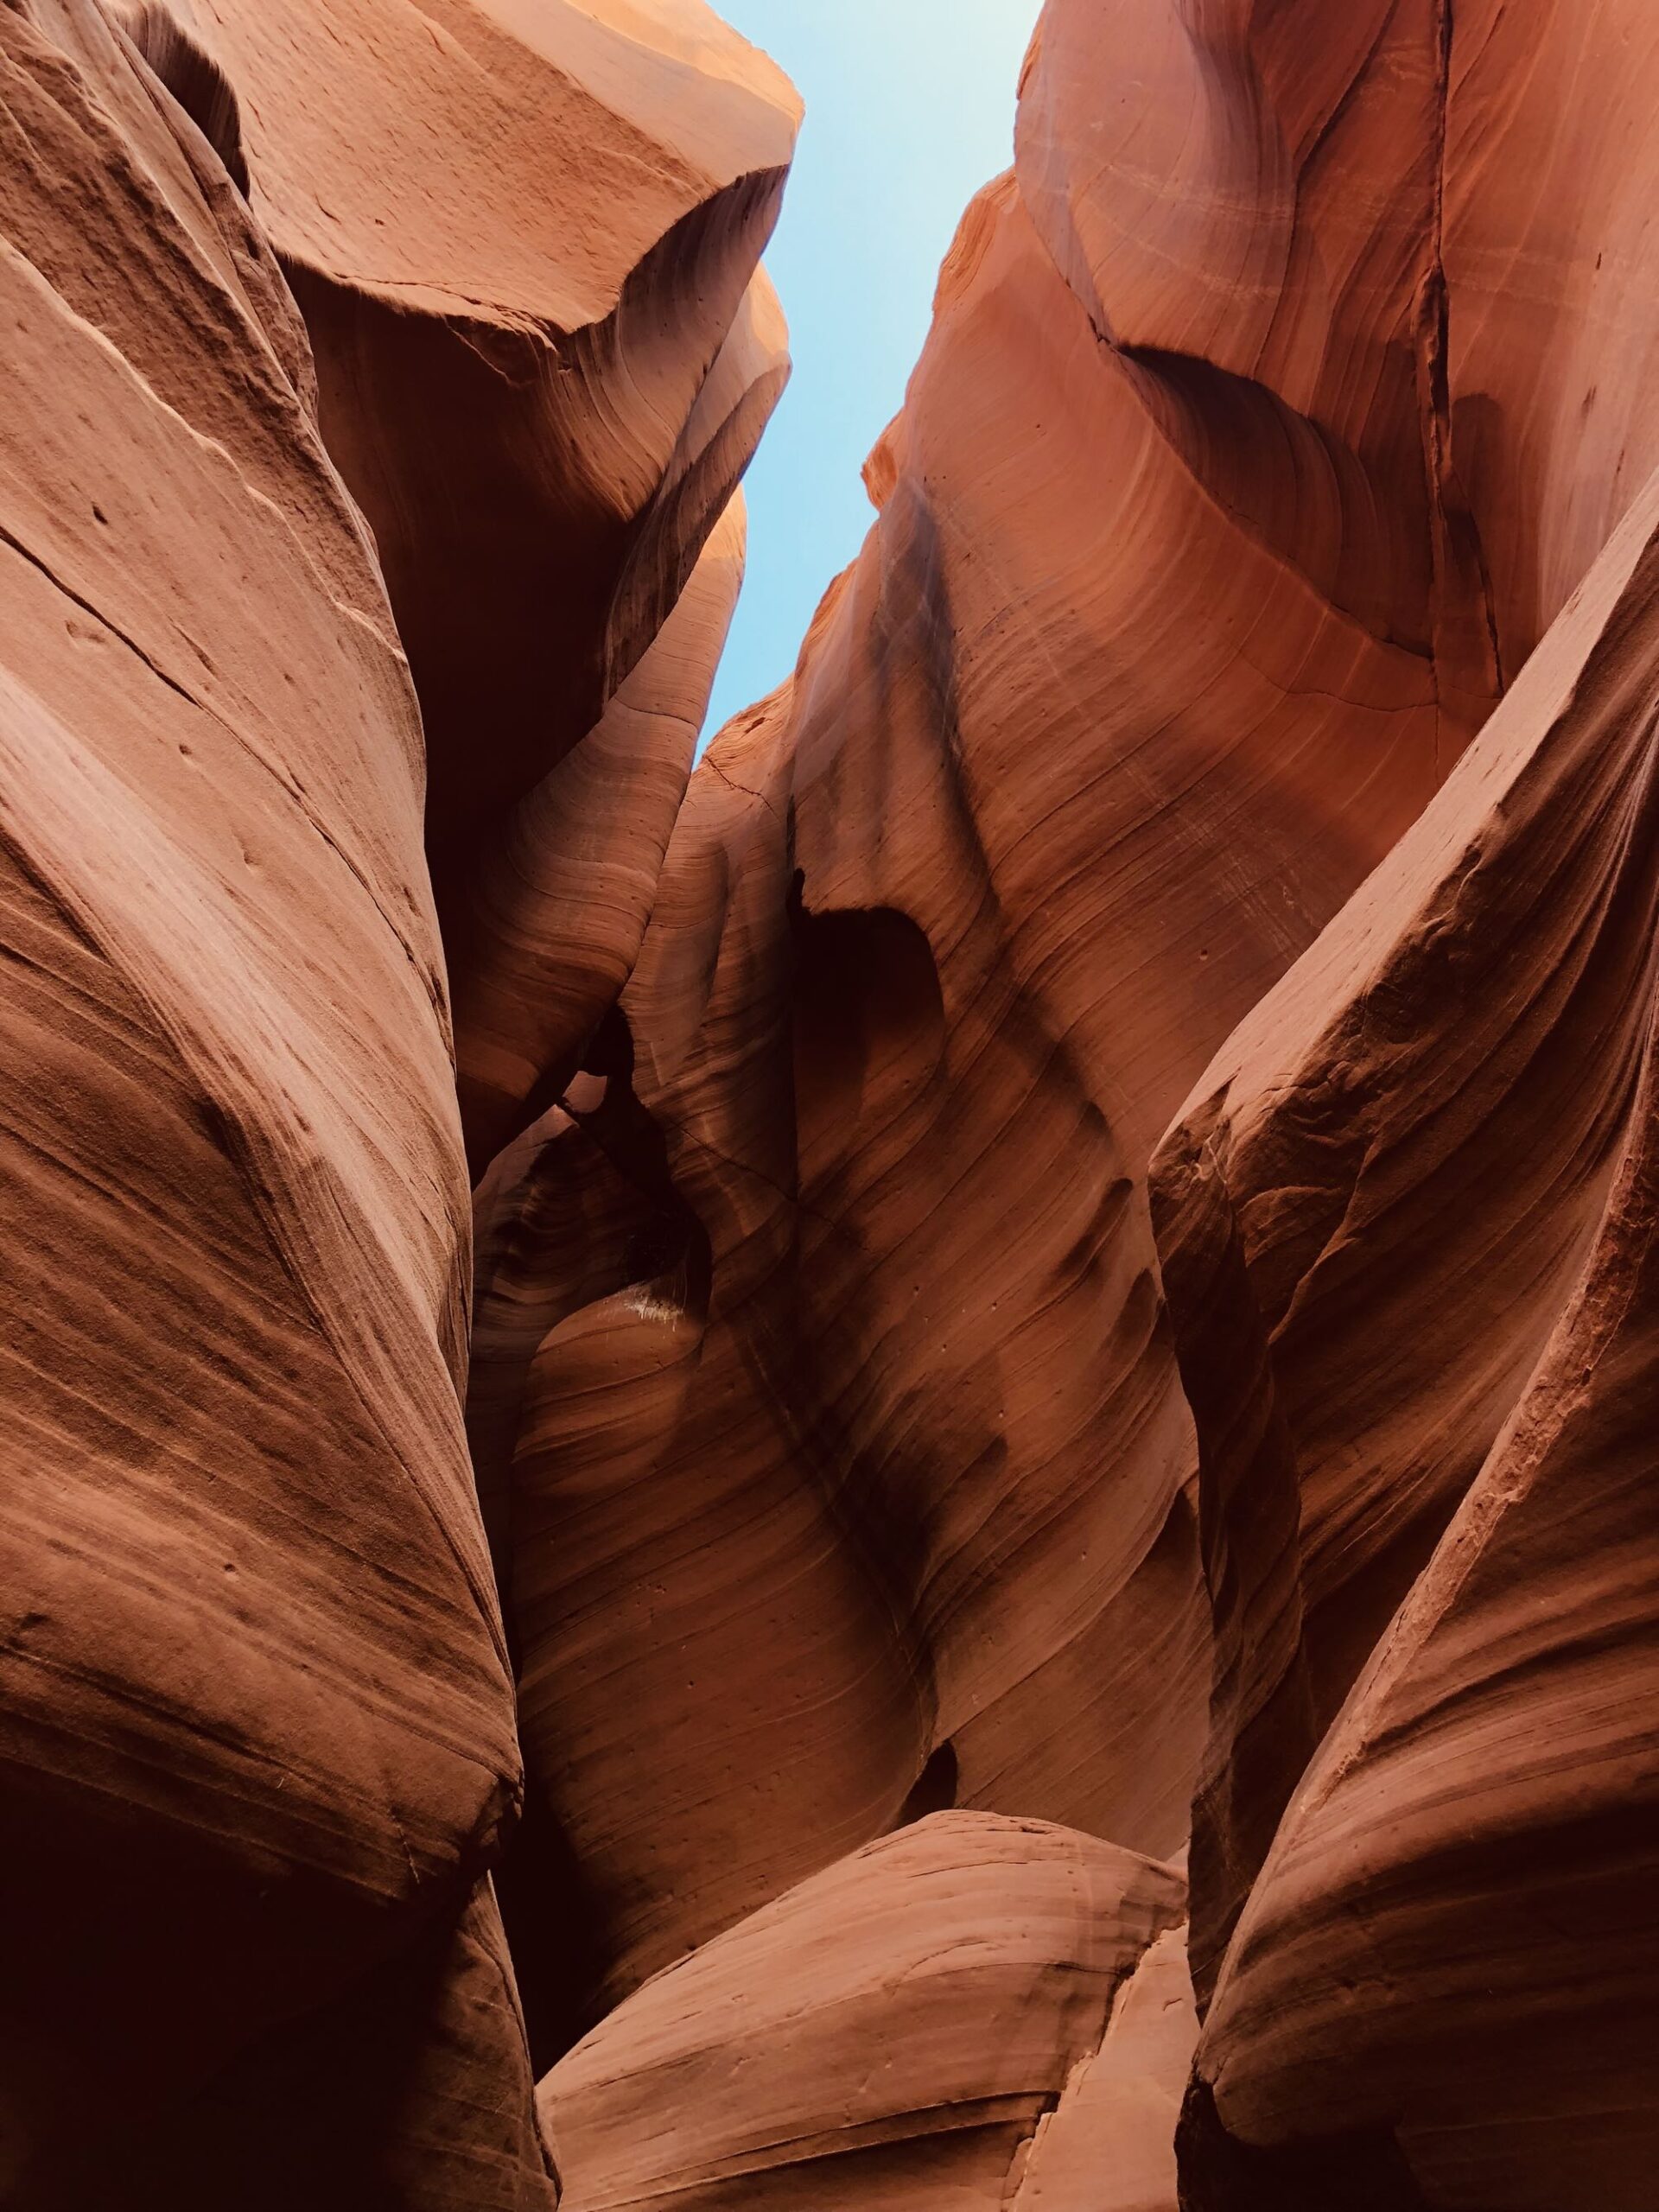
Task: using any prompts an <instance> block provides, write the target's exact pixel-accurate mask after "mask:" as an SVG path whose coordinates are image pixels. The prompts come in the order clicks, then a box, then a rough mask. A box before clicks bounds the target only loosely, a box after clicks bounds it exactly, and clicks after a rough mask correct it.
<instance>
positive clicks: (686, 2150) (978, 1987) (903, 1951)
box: [537, 1813, 1185, 2212]
mask: <svg viewBox="0 0 1659 2212" xmlns="http://www.w3.org/2000/svg"><path fill="white" fill-rule="evenodd" d="M1183 1898H1184V1885H1183V1884H1182V1882H1181V1879H1180V1878H1179V1875H1178V1874H1176V1873H1174V1872H1173V1871H1172V1870H1171V1869H1169V1868H1167V1867H1165V1866H1159V1865H1157V1864H1155V1863H1154V1861H1151V1860H1148V1859H1139V1858H1136V1857H1135V1855H1134V1854H1133V1853H1128V1852H1125V1851H1119V1850H1117V1849H1116V1848H1114V1847H1111V1846H1109V1845H1106V1844H1103V1843H1099V1842H1097V1841H1096V1840H1094V1839H1093V1838H1091V1837H1088V1836H1082V1835H1078V1834H1074V1833H1071V1832H1068V1831H1067V1830H1065V1829H1061V1828H1054V1827H1047V1826H1046V1825H1044V1824H1043V1823H1040V1822H1037V1821H1005V1820H1001V1819H998V1818H996V1817H995V1816H993V1815H986V1814H971V1813H945V1814H936V1815H933V1816H932V1817H931V1818H930V1819H925V1820H923V1821H917V1822H913V1823H912V1825H911V1826H909V1827H906V1828H904V1829H903V1830H901V1831H900V1833H899V1834H897V1835H893V1836H889V1837H887V1838H886V1839H884V1840H882V1841H881V1842H880V1843H875V1844H872V1845H870V1846H868V1847H867V1848H866V1849H864V1850H863V1851H861V1852H857V1853H854V1854H853V1855H852V1856H851V1857H850V1858H847V1859H842V1860H841V1861H840V1862H839V1864H837V1865H836V1866H833V1867H831V1868H830V1869H829V1871H828V1872H825V1873H823V1874H819V1875H817V1876H815V1877H814V1878H812V1879H811V1880H810V1881H807V1882H804V1883H803V1884H802V1885H800V1886H799V1887H798V1889H794V1890H791V1891H789V1892H788V1893H787V1894H786V1895H785V1896H784V1897H780V1898H779V1899H778V1900H777V1901H776V1902H775V1903H774V1904H771V1905H768V1906H767V1907H766V1909H765V1910H763V1911H761V1912H760V1913H757V1914H756V1915H755V1916H753V1919H750V1920H746V1921H744V1922H742V1923H740V1924H739V1925H738V1926H737V1927H735V1928H734V1929H729V1930H728V1932H727V1933H726V1934H725V1935H723V1936H719V1937H717V1938H716V1939H715V1941H714V1942H711V1943H709V1944H707V1945H705V1946H704V1947H703V1948H702V1949H701V1950H700V1951H697V1952H696V1953H695V1954H694V1955H692V1957H691V1958H690V1959H689V1960H687V1961H685V1962H684V1963H683V1965H679V1966H676V1967H671V1968H670V1969H669V1970H668V1971H667V1972H666V1973H664V1974H659V1975H658V1976H657V1978H656V1979H655V1980H652V1981H651V1982H650V1983H648V1984H647V1985H646V1986H645V1988H643V1989H641V1990H639V1991H638V1992H636V1993H635V1994H634V1995H633V1996H632V1997H631V1998H629V1999H627V2000H626V2002H625V2003H624V2004H622V2005H620V2006H618V2008H617V2009H616V2011H615V2012H613V2013H612V2014H611V2015H610V2017H609V2018H607V2020H606V2021H605V2022H604V2023H603V2024H601V2026H600V2027H599V2028H597V2029H596V2030H595V2031H594V2033H593V2034H592V2035H591V2036H589V2037H588V2038H587V2039H586V2041H585V2042H583V2043H582V2044H578V2046H577V2047H576V2049H575V2050H573V2051H572V2052H571V2053H570V2054H569V2056H568V2057H567V2058H564V2059H563V2060H562V2061H561V2062H560V2063H559V2064H558V2065H557V2066H556V2067H555V2068H554V2069H553V2071H552V2072H551V2073H550V2075H547V2077H546V2078H545V2079H544V2080H543V2082H542V2084H541V2087H540V2088H539V2090H538V2091H537V2099H538V2102H539V2104H540V2107H541V2110H542V2113H543V2118H544V2120H545V2122H546V2125H547V2129H548V2133H549V2137H550V2140H551V2141H552V2143H553V2145H554V2150H555V2155H556V2158H557V2160H558V2164H559V2171H560V2174H561V2176H562V2178H563V2187H564V2197H563V2202H564V2204H565V2206H566V2207H567V2208H568V2212H601V2208H605V2207H620V2206H622V2205H628V2204H638V2203H640V2202H646V2201H649V2202H653V2203H661V2204H666V2205H672V2206H675V2207H677V2208H683V2212H691V2208H693V2207H708V2206H715V2205H727V2204H730V2203H733V2202H736V2201H738V2200H739V2198H741V2200H742V2201H743V2202H747V2203H751V2204H753V2205H756V2206H757V2207H762V2206H764V2207H768V2208H769V2207H772V2206H782V2205H809V2204H810V2205H821V2206H835V2207H842V2206H846V2207H854V2206H861V2205H866V2204H878V2205H885V2204H892V2205H895V2206H896V2205H899V2204H904V2205H912V2206H922V2207H926V2206H935V2205H937V2206H940V2207H944V2206H950V2207H953V2208H962V2212H966V2208H968V2207H969V2206H974V2205H984V2206H986V2207H988V2208H989V2209H990V2212H1001V2207H1002V2206H1004V2205H1005V2204H1007V2203H1009V2202H1020V2203H1023V2202H1027V2198H1026V2197H1025V2196H1021V2195H1020V2194H1019V2191H1020V2187H1021V2183H1020V2173H1021V2171H1022V2170H1024V2171H1027V2173H1028V2172H1029V2169H1028V2168H1027V2158H1028V2157H1029V2156H1032V2155H1034V2154H1033V2153H1032V2152H1031V2138H1032V2135H1033V2131H1034V2130H1036V2129H1038V2128H1039V2126H1040V2125H1043V2124H1045V2123H1044V2115H1045V2114H1046V2113H1053V2114H1054V2117H1053V2120H1052V2123H1048V2124H1051V2125H1052V2126H1056V2127H1058V2126H1060V2124H1061V2120H1062V2117H1063V2116H1065V2117H1069V2111H1068V2102H1067V2100H1068V2097H1069V2096H1070V2095H1071V2094H1072V2092H1071V2090H1070V2089H1069V2088H1068V2084H1070V2083H1071V2082H1073V2081H1074V2079H1075V2077H1077V2075H1079V2074H1080V2073H1081V2072H1082V2071H1083V2070H1084V2069H1086V2068H1088V2067H1089V2066H1090V2063H1093V2064H1095V2065H1101V2064H1103V2063H1107V2064H1109V2063H1110V2062H1107V2061H1103V2059H1102V2057H1100V2056H1097V2055H1096V2054H1097V2053H1098V2052H1099V2047H1100V2046H1101V2044H1102V2042H1103V2039H1107V2040H1108V2043H1109V2046H1110V2039H1111V2038H1112V2037H1114V2036H1116V2038H1117V2041H1118V2044H1122V2043H1123V2042H1124V2041H1125V2040H1126V2039H1128V2037H1134V2036H1135V2035H1137V2034H1139V2036H1140V2037H1141V2039H1142V2040H1147V2027H1143V2026H1141V2024H1140V2023H1138V2022H1137V2026H1136V2028H1135V2029H1134V2030H1129V2031H1127V2034H1126V2031H1125V2030H1124V2028H1123V2026H1122V2024H1121V2020H1120V2012H1121V2011H1122V2007H1123V2006H1124V2005H1126V2004H1127V2003H1128V1999H1129V1997H1130V1994H1131V1993H1133V1992H1134V1990H1135V1985H1136V1984H1137V1983H1138V1982H1139V1981H1140V1979H1141V1971H1143V1970H1144V1969H1143V1967H1142V1961H1144V1960H1146V1959H1147V1957H1148V1956H1149V1954H1150V1950H1151V1948H1152V1947H1153V1946H1154V1943H1155V1942H1156V1941H1157V1939H1159V1938H1160V1936H1161V1934H1162V1932H1163V1931H1164V1930H1166V1929H1172V1928H1174V1927H1175V1926H1176V1925H1177V1923H1179V1919H1180V1916H1181V1911H1182V1907H1183ZM1115 1999H1117V2000H1118V2009H1115V2007H1114V2000H1115ZM1146 1999H1147V1992H1146V1990H1145V1989H1144V1988H1143V1989H1142V1990H1141V2007H1139V2008H1138V2009H1139V2010H1144V2009H1145V2008H1146ZM1108 2023H1110V2025H1109V2024H1108ZM1149 2025H1150V2024H1147V2026H1149ZM1153 2032H1154V2033H1155V2031H1153ZM1184 2056H1185V2054H1182V2058H1183V2059H1184ZM1145 2063H1147V2065H1148V2066H1150V2067H1152V2068H1154V2069H1156V2068H1157V2067H1158V2065H1159V2063H1160V2055H1159V2054H1158V2053H1157V2052H1156V2051H1155V2050H1153V2049H1152V2048H1150V2046H1149V2047H1148V2048H1147V2052H1146V2056H1145ZM1181 2070H1182V2065H1181V2063H1180V2062H1178V2063H1177V2065H1176V2066H1175V2067H1174V2068H1173V2069H1167V2071H1168V2073H1169V2076H1170V2079H1171V2080H1173V2081H1174V2082H1179V2078H1180V2074H1181ZM1056 2107H1058V2111H1056ZM1172 2119H1173V2115H1172ZM1170 2164H1171V2168H1172V2172H1173V2156H1172V2157H1171V2160H1170ZM1030 2201H1031V2202H1033V2203H1035V2202H1044V2201H1046V2202H1050V2203H1058V2202H1062V2201H1064V2200H1062V2199H1061V2198H1060V2197H1058V2196H1056V2195H1054V2194H1052V2193H1051V2195H1050V2196H1048V2198H1046V2199H1042V2198H1040V2197H1039V2196H1037V2195H1036V2194H1034V2193H1033V2195H1032V2196H1031V2197H1030ZM1133 2201H1134V2200H1133V2199H1125V2200H1124V2202H1125V2203H1126V2204H1128V2203H1129V2202H1133ZM1169 2201H1170V2202H1171V2203H1172V2206H1173V2199H1171V2200H1169Z"/></svg>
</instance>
